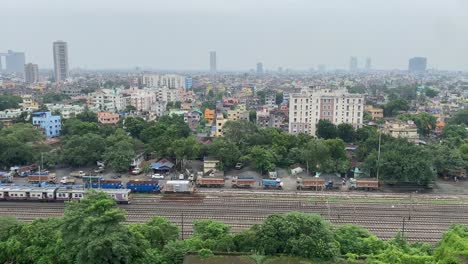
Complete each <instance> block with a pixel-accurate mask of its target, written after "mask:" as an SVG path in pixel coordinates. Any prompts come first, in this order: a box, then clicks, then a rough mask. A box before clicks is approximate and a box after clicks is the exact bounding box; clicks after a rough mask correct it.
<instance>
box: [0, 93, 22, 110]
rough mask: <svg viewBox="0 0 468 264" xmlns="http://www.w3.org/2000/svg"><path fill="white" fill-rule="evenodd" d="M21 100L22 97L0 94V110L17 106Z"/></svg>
mask: <svg viewBox="0 0 468 264" xmlns="http://www.w3.org/2000/svg"><path fill="white" fill-rule="evenodd" d="M22 102H23V99H21V97H19V96H15V95H7V94H3V95H0V111H3V110H5V109H10V108H19V104H20V103H22Z"/></svg>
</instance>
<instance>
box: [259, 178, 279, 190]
mask: <svg viewBox="0 0 468 264" xmlns="http://www.w3.org/2000/svg"><path fill="white" fill-rule="evenodd" d="M262 185H263V189H283V182H282V181H281V180H280V179H275V180H269V179H263V180H262Z"/></svg>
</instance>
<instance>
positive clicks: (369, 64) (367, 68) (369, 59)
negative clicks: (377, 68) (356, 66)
mask: <svg viewBox="0 0 468 264" xmlns="http://www.w3.org/2000/svg"><path fill="white" fill-rule="evenodd" d="M371 69H372V60H371V58H367V59H366V71H370V70H371Z"/></svg>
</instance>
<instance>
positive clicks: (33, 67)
mask: <svg viewBox="0 0 468 264" xmlns="http://www.w3.org/2000/svg"><path fill="white" fill-rule="evenodd" d="M24 80H25V82H26V83H27V84H32V83H37V81H38V80H39V68H38V67H37V64H32V63H28V64H26V65H24Z"/></svg>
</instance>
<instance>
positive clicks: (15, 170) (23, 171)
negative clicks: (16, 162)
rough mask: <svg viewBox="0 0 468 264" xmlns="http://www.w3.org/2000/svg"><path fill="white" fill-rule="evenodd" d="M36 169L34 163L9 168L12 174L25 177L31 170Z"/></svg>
mask: <svg viewBox="0 0 468 264" xmlns="http://www.w3.org/2000/svg"><path fill="white" fill-rule="evenodd" d="M35 169H36V165H28V166H15V167H11V168H10V173H11V175H13V176H18V177H27V176H28V175H30V174H31V173H32V172H33V170H35Z"/></svg>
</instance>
